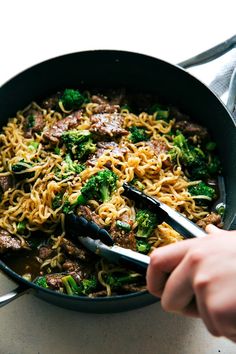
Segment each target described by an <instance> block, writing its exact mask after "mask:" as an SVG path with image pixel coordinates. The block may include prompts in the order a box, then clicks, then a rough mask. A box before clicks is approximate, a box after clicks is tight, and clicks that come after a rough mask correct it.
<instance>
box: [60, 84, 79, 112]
mask: <svg viewBox="0 0 236 354" xmlns="http://www.w3.org/2000/svg"><path fill="white" fill-rule="evenodd" d="M84 101H85V98H84V96H83V95H82V94H81V93H80V92H79V91H78V90H73V89H66V90H65V91H64V92H63V95H62V97H61V99H60V102H61V103H62V104H63V107H64V108H65V109H66V110H75V109H78V108H79V107H80V106H81V105H82V104H83V103H84Z"/></svg>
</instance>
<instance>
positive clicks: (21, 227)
mask: <svg viewBox="0 0 236 354" xmlns="http://www.w3.org/2000/svg"><path fill="white" fill-rule="evenodd" d="M25 229H26V221H25V220H23V221H20V222H18V224H17V226H16V230H17V232H18V233H19V234H21V235H22V234H23V233H24V232H25Z"/></svg>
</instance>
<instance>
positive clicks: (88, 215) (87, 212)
mask: <svg viewBox="0 0 236 354" xmlns="http://www.w3.org/2000/svg"><path fill="white" fill-rule="evenodd" d="M78 212H79V215H81V216H84V217H85V219H87V220H88V221H93V222H95V223H96V224H97V225H98V226H100V227H102V225H101V224H100V222H99V216H98V215H97V214H96V213H95V212H94V211H92V210H91V209H90V208H89V207H87V206H85V205H80V206H79V208H78Z"/></svg>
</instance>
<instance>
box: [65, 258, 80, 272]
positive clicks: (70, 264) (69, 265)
mask: <svg viewBox="0 0 236 354" xmlns="http://www.w3.org/2000/svg"><path fill="white" fill-rule="evenodd" d="M62 269H63V270H65V271H66V272H74V271H78V270H79V263H78V262H76V261H72V260H71V259H66V260H65V262H64V263H63V264H62Z"/></svg>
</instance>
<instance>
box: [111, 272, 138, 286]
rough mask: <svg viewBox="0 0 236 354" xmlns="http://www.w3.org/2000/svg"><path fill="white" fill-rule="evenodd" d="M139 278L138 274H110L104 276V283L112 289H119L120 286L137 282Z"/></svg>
mask: <svg viewBox="0 0 236 354" xmlns="http://www.w3.org/2000/svg"><path fill="white" fill-rule="evenodd" d="M140 277H141V275H140V274H138V273H124V274H121V275H117V274H115V273H112V274H108V275H107V276H106V279H105V282H106V283H107V284H108V285H110V286H111V287H112V288H120V287H121V286H122V285H125V284H131V283H135V282H137V279H138V278H140Z"/></svg>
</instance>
